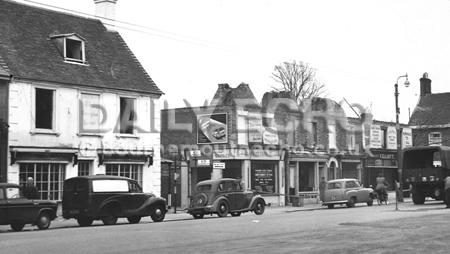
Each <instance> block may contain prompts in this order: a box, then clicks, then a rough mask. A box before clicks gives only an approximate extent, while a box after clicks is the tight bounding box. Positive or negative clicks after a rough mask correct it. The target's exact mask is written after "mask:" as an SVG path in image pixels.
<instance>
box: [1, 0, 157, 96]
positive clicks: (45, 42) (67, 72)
mask: <svg viewBox="0 0 450 254" xmlns="http://www.w3.org/2000/svg"><path fill="white" fill-rule="evenodd" d="M64 34H76V35H77V36H80V37H82V38H83V39H85V40H86V41H85V53H86V54H85V55H86V61H87V65H81V64H71V63H66V62H64V58H63V57H62V56H61V54H59V52H58V50H57V47H56V46H55V44H54V42H53V41H52V39H51V36H54V35H64ZM0 63H4V65H5V66H3V67H4V69H5V70H8V72H9V74H11V75H12V76H14V77H18V78H23V79H29V80H35V81H46V82H57V83H65V84H73V85H81V86H90V87H99V88H111V89H119V90H126V91H135V92H144V93H153V94H157V95H161V94H162V92H161V90H159V88H158V87H157V86H156V84H155V83H154V82H153V80H152V79H151V78H150V76H149V75H148V74H147V73H146V71H145V70H144V69H143V68H142V66H141V65H140V63H139V62H138V60H137V59H136V57H135V56H134V55H133V53H132V52H131V51H130V49H129V48H128V46H127V45H126V44H125V42H124V40H123V39H122V37H121V36H120V35H119V34H118V33H117V32H112V31H108V30H106V28H105V27H104V26H103V24H102V23H101V21H99V20H96V19H90V18H84V17H79V16H75V15H72V14H67V13H61V12H56V11H52V10H47V9H42V8H37V7H32V6H28V5H24V4H19V3H15V2H12V1H8V0H0Z"/></svg>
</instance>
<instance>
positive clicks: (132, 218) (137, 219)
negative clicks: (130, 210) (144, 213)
mask: <svg viewBox="0 0 450 254" xmlns="http://www.w3.org/2000/svg"><path fill="white" fill-rule="evenodd" d="M127 220H128V222H129V223H130V224H137V223H139V222H140V221H141V216H130V217H127Z"/></svg>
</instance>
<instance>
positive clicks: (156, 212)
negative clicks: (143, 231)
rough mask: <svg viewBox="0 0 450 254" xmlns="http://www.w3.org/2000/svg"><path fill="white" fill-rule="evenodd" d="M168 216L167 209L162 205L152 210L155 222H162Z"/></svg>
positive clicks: (151, 215)
mask: <svg viewBox="0 0 450 254" xmlns="http://www.w3.org/2000/svg"><path fill="white" fill-rule="evenodd" d="M165 216H166V209H165V208H164V206H162V205H156V206H154V207H153V208H152V210H151V211H150V217H151V218H152V220H153V221H154V222H161V221H163V220H164V217H165Z"/></svg>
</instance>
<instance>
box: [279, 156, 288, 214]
mask: <svg viewBox="0 0 450 254" xmlns="http://www.w3.org/2000/svg"><path fill="white" fill-rule="evenodd" d="M287 166H288V165H285V162H284V161H279V162H278V175H279V177H278V192H279V194H280V195H279V196H278V204H279V205H280V206H284V205H285V198H284V197H285V194H286V192H285V190H286V188H285V183H286V173H285V172H286V170H285V169H286V167H287Z"/></svg>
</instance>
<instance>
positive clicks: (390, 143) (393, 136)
mask: <svg viewBox="0 0 450 254" xmlns="http://www.w3.org/2000/svg"><path fill="white" fill-rule="evenodd" d="M386 141H387V144H386V148H387V149H393V150H395V149H397V129H396V128H395V127H393V126H389V127H388V128H387V140H386Z"/></svg>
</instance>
